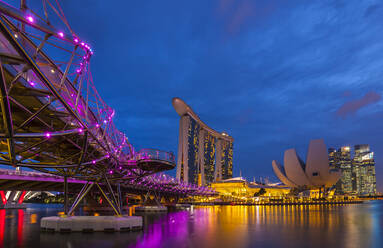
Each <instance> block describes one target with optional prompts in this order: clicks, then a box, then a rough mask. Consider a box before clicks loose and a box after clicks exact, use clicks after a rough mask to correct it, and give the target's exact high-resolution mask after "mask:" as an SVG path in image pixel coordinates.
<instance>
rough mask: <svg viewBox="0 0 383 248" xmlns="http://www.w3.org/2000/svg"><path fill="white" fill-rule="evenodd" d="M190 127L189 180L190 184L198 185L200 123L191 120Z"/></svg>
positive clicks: (188, 137)
mask: <svg viewBox="0 0 383 248" xmlns="http://www.w3.org/2000/svg"><path fill="white" fill-rule="evenodd" d="M189 119H190V125H189V130H188V136H187V139H188V151H187V153H188V156H187V159H188V167H189V168H188V178H189V180H188V181H189V183H194V184H198V174H199V173H200V168H199V164H198V146H199V139H198V135H199V130H200V126H199V125H198V123H197V122H196V121H195V120H193V119H192V118H190V117H189Z"/></svg>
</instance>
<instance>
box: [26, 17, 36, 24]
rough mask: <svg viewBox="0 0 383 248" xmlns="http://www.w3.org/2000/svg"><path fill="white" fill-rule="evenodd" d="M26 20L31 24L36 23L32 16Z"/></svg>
mask: <svg viewBox="0 0 383 248" xmlns="http://www.w3.org/2000/svg"><path fill="white" fill-rule="evenodd" d="M26 19H27V21H28V22H31V23H33V22H35V19H34V18H33V17H32V16H27V18H26Z"/></svg>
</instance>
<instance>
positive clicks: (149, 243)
mask: <svg viewBox="0 0 383 248" xmlns="http://www.w3.org/2000/svg"><path fill="white" fill-rule="evenodd" d="M29 207H30V208H28V209H26V210H0V247H50V248H59V247H68V248H78V247H86V248H99V247H166V248H167V247H170V248H172V247H176V248H181V247H197V248H203V247H222V248H224V247H294V248H297V247H323V248H331V247H337V248H339V247H383V237H382V235H383V231H382V230H383V229H382V228H383V202H380V201H373V202H368V203H364V204H357V205H343V206H269V207H265V206H262V207H261V206H211V207H198V208H193V209H191V210H190V211H179V212H170V213H167V214H151V215H144V222H145V227H144V230H143V231H141V232H127V233H91V234H83V233H71V234H60V233H44V232H40V226H39V225H40V223H39V222H40V218H41V217H44V216H52V215H56V214H57V213H58V212H59V211H61V209H62V208H61V206H54V205H36V204H32V205H29Z"/></svg>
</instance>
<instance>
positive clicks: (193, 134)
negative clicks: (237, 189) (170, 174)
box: [172, 97, 234, 185]
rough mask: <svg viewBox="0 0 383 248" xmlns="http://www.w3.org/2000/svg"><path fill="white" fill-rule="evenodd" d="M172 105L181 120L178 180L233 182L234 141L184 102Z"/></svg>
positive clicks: (200, 183)
mask: <svg viewBox="0 0 383 248" xmlns="http://www.w3.org/2000/svg"><path fill="white" fill-rule="evenodd" d="M172 103H173V106H174V108H175V110H176V112H177V113H178V114H179V116H180V117H181V119H180V129H179V137H178V159H177V180H178V181H180V182H186V183H193V184H198V185H208V184H210V183H212V182H215V181H219V180H223V179H228V178H231V177H232V176H233V141H234V139H233V138H232V137H231V136H229V135H228V134H227V133H224V132H222V133H220V132H217V131H215V130H214V129H212V128H210V127H209V126H207V125H206V124H205V123H204V122H202V121H201V120H200V118H199V117H198V116H197V114H195V113H194V112H193V110H192V109H191V107H189V106H188V105H187V104H186V103H185V102H184V101H182V100H181V99H180V98H177V97H176V98H173V101H172Z"/></svg>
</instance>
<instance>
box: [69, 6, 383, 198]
mask: <svg viewBox="0 0 383 248" xmlns="http://www.w3.org/2000/svg"><path fill="white" fill-rule="evenodd" d="M63 9H64V12H65V14H66V16H67V18H68V19H69V21H70V24H71V26H72V28H73V29H74V30H75V31H76V33H78V34H79V35H81V37H82V38H83V39H85V40H87V41H89V43H90V44H91V45H92V47H93V48H94V50H95V55H94V57H93V58H92V62H91V67H92V72H93V77H94V80H95V84H96V87H97V88H98V90H99V92H100V94H101V95H102V97H103V98H104V100H105V101H106V102H107V103H108V104H109V105H110V106H111V107H113V108H114V109H116V116H115V122H116V125H117V126H118V128H119V129H120V130H122V131H124V132H125V133H126V135H127V136H128V137H129V139H130V141H131V142H132V144H133V145H134V146H135V147H136V148H137V149H140V148H146V147H153V148H159V149H162V150H170V151H174V152H176V150H177V143H178V128H179V116H178V115H177V113H176V112H175V110H174V109H173V107H172V105H171V100H172V98H173V97H176V96H177V97H180V98H182V99H183V100H184V101H185V102H186V103H188V104H189V105H190V106H191V107H192V108H193V109H194V111H195V112H196V113H197V114H198V115H199V116H200V118H201V119H202V120H203V121H204V122H205V123H207V124H208V125H209V126H211V127H212V128H214V129H216V130H218V131H225V132H227V133H229V134H230V135H231V136H233V137H234V139H235V143H234V175H235V176H238V175H239V171H240V170H241V171H242V175H243V176H245V177H247V178H248V179H252V178H253V176H255V177H256V178H259V177H260V176H262V177H267V176H268V177H270V179H272V180H276V178H275V177H274V175H273V171H272V167H271V161H272V160H273V159H277V160H279V161H280V162H283V152H284V150H286V149H288V148H292V147H295V148H297V151H298V153H299V154H300V155H301V156H302V157H303V158H305V156H306V149H307V146H308V143H309V141H310V139H316V138H324V140H325V143H326V144H327V146H328V147H339V146H342V145H355V144H370V146H371V149H372V150H373V151H374V152H375V153H376V171H377V180H378V186H379V189H380V190H381V191H382V189H383V169H382V165H383V144H382V138H383V135H382V119H383V108H382V106H383V102H382V99H381V95H382V92H383V84H382V79H383V56H382V55H383V19H382V16H383V4H381V1H374V0H364V1H360V0H344V1H340V0H338V1H336V0H318V1H314V0H312V1H307V0H302V1H294V0H289V1H285V0H280V1H274V0H268V1H252V0H219V1H214V0H209V1H206V0H194V1H179V0H178V1H167V0H163V1H158V0H146V1H109V2H106V1H99V0H98V1H96V0H92V1H91V0H82V1H74V0H71V1H63ZM170 174H173V175H174V174H175V171H173V172H171V173H170Z"/></svg>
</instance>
